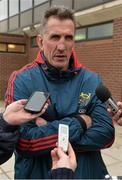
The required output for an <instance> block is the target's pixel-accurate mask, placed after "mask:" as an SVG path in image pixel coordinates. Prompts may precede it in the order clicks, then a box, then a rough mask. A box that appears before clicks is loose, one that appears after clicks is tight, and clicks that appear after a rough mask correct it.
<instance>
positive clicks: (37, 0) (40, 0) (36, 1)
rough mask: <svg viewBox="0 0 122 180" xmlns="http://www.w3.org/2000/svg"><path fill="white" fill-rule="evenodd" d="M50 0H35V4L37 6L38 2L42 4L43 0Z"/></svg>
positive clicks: (44, 0)
mask: <svg viewBox="0 0 122 180" xmlns="http://www.w3.org/2000/svg"><path fill="white" fill-rule="evenodd" d="M46 1H48V0H34V6H37V5H38V4H42V3H43V2H46Z"/></svg>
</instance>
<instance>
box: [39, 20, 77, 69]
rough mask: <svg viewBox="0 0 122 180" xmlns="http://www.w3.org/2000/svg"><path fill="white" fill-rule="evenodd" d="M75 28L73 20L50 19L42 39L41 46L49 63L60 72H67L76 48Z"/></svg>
mask: <svg viewBox="0 0 122 180" xmlns="http://www.w3.org/2000/svg"><path fill="white" fill-rule="evenodd" d="M74 33H75V26H74V23H73V21H72V20H70V19H68V20H67V19H66V20H59V19H57V18H55V17H50V18H49V20H48V22H47V25H46V26H45V30H44V34H43V36H42V37H40V45H41V47H42V49H43V50H44V55H45V57H46V58H47V60H48V62H49V63H50V64H51V65H52V66H54V67H56V68H57V69H59V70H64V71H65V70H67V68H68V66H69V59H70V56H71V53H72V48H73V46H74Z"/></svg>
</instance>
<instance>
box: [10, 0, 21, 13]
mask: <svg viewBox="0 0 122 180" xmlns="http://www.w3.org/2000/svg"><path fill="white" fill-rule="evenodd" d="M18 13H19V0H13V1H9V16H13V15H15V14H18Z"/></svg>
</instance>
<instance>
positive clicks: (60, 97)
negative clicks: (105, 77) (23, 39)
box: [6, 7, 114, 179]
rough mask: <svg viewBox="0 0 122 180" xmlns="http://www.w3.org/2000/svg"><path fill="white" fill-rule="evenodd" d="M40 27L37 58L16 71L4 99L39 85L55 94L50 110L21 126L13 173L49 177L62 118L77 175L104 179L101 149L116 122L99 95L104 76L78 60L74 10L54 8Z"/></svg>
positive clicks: (25, 94)
mask: <svg viewBox="0 0 122 180" xmlns="http://www.w3.org/2000/svg"><path fill="white" fill-rule="evenodd" d="M42 27H43V29H42V32H41V35H39V36H38V45H39V47H40V51H39V53H38V55H37V58H36V59H35V60H34V61H33V62H32V63H31V64H28V65H26V66H24V67H23V68H22V69H20V70H19V71H15V72H13V74H12V75H11V77H10V80H9V83H8V88H7V91H6V104H9V103H10V102H12V101H16V100H18V99H22V98H28V97H29V96H30V95H31V94H32V93H33V92H34V91H36V90H40V91H46V92H47V91H48V92H49V93H50V95H51V104H50V106H48V109H47V110H46V112H45V113H44V114H43V115H42V116H41V117H40V118H37V119H36V120H35V121H33V122H29V123H26V124H24V125H22V126H21V128H20V139H19V141H18V145H17V148H16V162H15V178H16V179H23V178H24V179H48V178H49V175H48V171H49V170H50V168H51V155H50V151H51V150H52V149H53V148H54V147H55V146H56V142H57V133H58V126H59V124H60V123H63V124H67V125H69V130H70V133H69V139H70V142H71V144H72V145H73V148H74V150H75V153H76V158H77V168H76V171H75V177H74V178H75V179H77V178H80V179H96V178H97V179H104V177H105V175H106V174H108V172H107V169H106V167H105V164H104V162H103V160H102V157H101V153H100V150H101V149H103V148H107V147H109V146H111V144H112V143H113V140H114V127H113V125H112V121H111V118H110V116H109V115H108V112H107V110H106V108H105V106H104V105H103V104H102V103H101V102H100V100H98V98H97V97H96V95H95V90H96V87H97V86H98V85H99V84H100V83H101V78H100V77H99V76H98V75H97V74H96V73H93V72H91V71H89V70H87V69H86V68H84V67H83V66H82V65H81V64H80V63H79V62H78V59H77V57H76V54H75V51H74V49H73V48H74V35H75V19H74V15H73V13H72V11H71V10H69V9H67V8H60V7H59V8H58V7H54V8H50V9H49V10H47V11H46V12H45V15H44V20H43V25H42ZM40 122H43V123H40ZM40 124H41V125H40ZM42 124H44V125H42Z"/></svg>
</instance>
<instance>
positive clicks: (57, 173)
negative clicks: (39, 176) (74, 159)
mask: <svg viewBox="0 0 122 180" xmlns="http://www.w3.org/2000/svg"><path fill="white" fill-rule="evenodd" d="M49 177H50V179H74V172H73V171H72V169H68V168H57V169H53V170H51V171H50V172H49Z"/></svg>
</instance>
